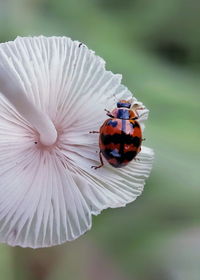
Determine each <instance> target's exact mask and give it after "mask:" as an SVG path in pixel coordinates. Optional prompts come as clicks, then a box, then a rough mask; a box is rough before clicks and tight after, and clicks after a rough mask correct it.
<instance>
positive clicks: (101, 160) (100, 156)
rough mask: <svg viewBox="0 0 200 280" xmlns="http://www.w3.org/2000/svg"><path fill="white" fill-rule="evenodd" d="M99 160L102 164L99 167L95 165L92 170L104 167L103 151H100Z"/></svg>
mask: <svg viewBox="0 0 200 280" xmlns="http://www.w3.org/2000/svg"><path fill="white" fill-rule="evenodd" d="M99 159H100V163H101V164H100V165H98V166H95V165H93V166H91V168H94V169H95V170H96V169H98V168H101V167H102V166H104V163H103V158H102V155H101V151H99Z"/></svg>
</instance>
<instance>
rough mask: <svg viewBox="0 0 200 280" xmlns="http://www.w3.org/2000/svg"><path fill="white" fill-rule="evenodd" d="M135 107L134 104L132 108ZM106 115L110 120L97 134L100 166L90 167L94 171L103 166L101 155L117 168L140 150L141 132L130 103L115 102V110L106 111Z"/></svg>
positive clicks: (123, 101)
mask: <svg viewBox="0 0 200 280" xmlns="http://www.w3.org/2000/svg"><path fill="white" fill-rule="evenodd" d="M137 106H138V105H137V104H136V105H134V106H133V107H137ZM106 111H107V110H106ZM107 115H108V116H109V117H110V118H109V119H107V120H106V121H105V122H104V123H103V125H102V126H101V128H100V131H99V132H98V133H100V135H99V148H100V152H99V157H100V162H101V164H100V165H99V166H92V168H95V169H97V168H100V167H102V166H103V165H104V163H103V159H102V155H103V156H104V158H105V159H106V160H107V161H108V163H109V164H111V165H112V166H113V167H116V168H119V167H123V166H125V165H127V164H128V163H129V162H130V161H131V160H133V159H134V158H135V157H136V155H137V154H138V153H139V152H140V150H141V144H142V140H143V139H142V130H141V127H140V125H139V123H138V121H136V120H137V119H138V115H137V112H136V110H133V109H131V103H130V102H128V101H126V100H120V101H119V102H117V108H115V109H114V110H113V111H112V112H109V111H107ZM92 133H97V132H96V131H93V132H92Z"/></svg>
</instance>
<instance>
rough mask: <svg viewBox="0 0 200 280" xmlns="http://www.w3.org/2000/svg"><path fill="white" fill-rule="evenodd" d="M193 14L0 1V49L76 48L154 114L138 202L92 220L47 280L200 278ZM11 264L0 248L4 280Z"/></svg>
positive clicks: (13, 275) (117, 3) (177, 3)
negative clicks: (68, 43) (38, 40)
mask: <svg viewBox="0 0 200 280" xmlns="http://www.w3.org/2000/svg"><path fill="white" fill-rule="evenodd" d="M199 15H200V1H198V0H196V1H195V0H190V1H188V0H168V1H165V0H150V1H149V0H79V1H78V0H68V1H67V0H57V1H56V0H15V1H11V0H7V1H4V0H0V42H5V41H8V40H13V39H14V38H15V37H16V36H17V35H20V36H27V35H31V36H33V35H40V34H43V35H66V36H69V37H71V38H72V39H77V40H79V41H82V42H84V43H85V44H86V45H87V46H88V47H89V48H91V49H93V50H95V51H96V53H97V54H98V55H100V56H102V57H103V58H104V59H105V61H106V62H107V64H106V65H107V69H109V70H112V71H113V72H114V73H122V74H123V83H124V84H125V85H126V86H128V88H129V89H130V90H131V91H132V92H134V94H135V96H136V97H137V98H138V99H139V100H141V101H142V102H143V103H144V104H145V105H146V106H147V107H148V108H149V109H150V117H149V120H148V122H147V124H146V130H145V138H146V141H145V145H147V146H149V147H152V148H153V149H154V151H155V162H154V167H153V171H152V174H151V177H150V179H149V180H148V181H147V184H146V186H145V190H144V193H143V195H142V196H141V197H140V198H138V199H137V200H136V201H135V202H134V203H132V204H130V205H128V206H127V207H125V208H120V209H109V210H106V211H103V213H102V214H101V215H99V216H97V217H94V219H93V227H92V230H91V231H90V232H89V233H87V234H86V235H85V236H83V237H81V238H80V239H79V240H77V241H75V242H72V243H70V244H66V245H64V246H62V250H63V253H62V254H63V255H62V258H61V259H62V261H61V262H59V264H58V265H57V267H55V269H54V271H52V274H51V275H50V276H49V278H48V279H58V280H61V279H69V280H79V279H82V280H84V279H87V280H93V279H95V280H98V279H103V280H104V279H106V280H107V279H108V280H118V279H119V280H126V279H131V280H157V279H158V280H160V279H162V280H179V279H181V280H199V279H200V147H199V142H200V140H199V139H200V126H199V121H200V117H199V111H200V110H199V109H200V106H199V103H200V34H199V26H200V16H199ZM59 248H60V247H59ZM59 250H60V249H59ZM21 252H22V251H21ZM47 252H48V251H47ZM49 252H50V251H49ZM22 254H24V255H25V256H26V257H27V256H28V255H29V254H32V251H31V250H23V253H22ZM34 254H40V251H37V253H35V252H34ZM41 254H44V255H42V256H44V259H45V258H46V256H45V253H44V251H42V250H41ZM16 266H17V262H16V260H15V259H14V257H13V253H12V249H11V248H10V247H8V246H6V245H0V279H5V280H11V279H20V276H19V277H18V278H17V272H16ZM27 279H29V278H27ZM37 279H43V278H39V276H38V278H37Z"/></svg>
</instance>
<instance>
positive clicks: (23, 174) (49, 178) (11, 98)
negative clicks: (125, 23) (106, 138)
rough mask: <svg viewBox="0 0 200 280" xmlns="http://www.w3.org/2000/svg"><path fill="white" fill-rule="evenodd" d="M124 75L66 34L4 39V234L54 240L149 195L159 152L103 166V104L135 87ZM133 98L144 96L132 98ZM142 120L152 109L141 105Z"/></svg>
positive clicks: (0, 128) (0, 199) (0, 161)
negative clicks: (100, 139)
mask: <svg viewBox="0 0 200 280" xmlns="http://www.w3.org/2000/svg"><path fill="white" fill-rule="evenodd" d="M120 82H121V76H120V75H114V74H113V73H112V72H110V71H106V70H105V63H104V61H103V60H102V59H101V58H100V57H98V56H96V55H95V54H94V52H92V51H91V50H89V49H88V48H87V47H86V46H85V45H83V44H80V42H78V41H72V40H71V39H69V38H66V37H51V38H45V37H42V36H41V37H34V38H17V39H16V40H15V41H13V42H7V43H3V44H0V92H1V94H0V242H5V243H7V244H10V245H12V246H15V245H19V246H22V247H32V248H38V247H47V246H53V245H58V244H61V243H63V242H66V241H68V240H73V239H75V238H77V237H79V236H80V235H81V234H83V233H84V232H86V231H87V230H88V229H90V228H91V216H92V214H94V215H97V214H99V213H100V212H101V211H102V210H103V209H106V208H108V207H113V208H114V207H121V206H124V205H126V204H127V203H129V202H131V201H133V200H135V199H136V197H137V196H138V195H140V194H141V192H142V190H143V186H144V181H145V179H146V178H147V177H148V175H149V173H150V170H151V166H152V158H153V153H152V151H151V149H149V148H146V147H142V150H141V152H140V153H139V155H138V159H139V160H138V161H135V160H133V161H132V162H131V163H130V164H129V165H128V166H126V167H124V168H120V169H115V168H113V167H111V166H110V165H109V164H108V163H105V166H104V167H102V168H100V169H97V170H94V169H92V168H91V166H92V165H98V164H99V156H98V152H97V151H98V150H99V147H98V135H93V134H90V133H89V131H91V130H98V129H99V127H100V126H101V124H102V123H103V121H104V120H105V119H106V118H107V117H106V114H105V111H104V109H108V110H111V109H113V108H115V106H116V102H117V100H120V99H131V98H132V94H131V93H130V92H129V91H128V89H127V88H126V87H124V86H123V85H121V84H120ZM132 100H133V103H138V102H137V101H136V99H134V98H133V99H132ZM140 114H141V115H142V116H143V119H142V118H141V120H140V121H141V122H143V120H145V119H146V118H147V114H148V110H147V109H144V110H141V112H140Z"/></svg>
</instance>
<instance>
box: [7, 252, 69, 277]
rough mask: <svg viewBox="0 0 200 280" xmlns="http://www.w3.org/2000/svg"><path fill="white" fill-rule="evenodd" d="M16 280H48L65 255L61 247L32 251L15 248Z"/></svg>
mask: <svg viewBox="0 0 200 280" xmlns="http://www.w3.org/2000/svg"><path fill="white" fill-rule="evenodd" d="M12 249H13V253H14V267H15V275H14V279H15V280H18V279H20V280H27V279H28V280H47V279H49V278H50V277H51V275H52V274H53V273H54V271H55V269H56V268H57V266H58V264H59V262H60V258H61V256H62V254H63V252H62V248H61V247H52V248H43V249H30V248H20V247H14V248H12Z"/></svg>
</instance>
